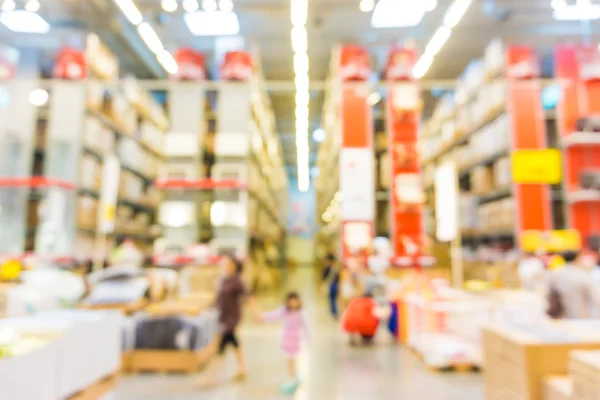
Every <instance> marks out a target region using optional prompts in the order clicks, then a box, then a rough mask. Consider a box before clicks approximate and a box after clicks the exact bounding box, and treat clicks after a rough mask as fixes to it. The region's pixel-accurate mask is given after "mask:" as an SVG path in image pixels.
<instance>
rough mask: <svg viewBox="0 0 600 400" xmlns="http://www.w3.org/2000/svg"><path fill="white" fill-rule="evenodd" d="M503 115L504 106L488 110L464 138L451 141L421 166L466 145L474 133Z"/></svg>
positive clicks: (504, 111)
mask: <svg viewBox="0 0 600 400" xmlns="http://www.w3.org/2000/svg"><path fill="white" fill-rule="evenodd" d="M505 113H506V107H504V106H503V107H496V108H492V109H490V110H489V111H488V112H487V113H486V115H485V117H484V118H483V119H482V120H481V122H479V123H478V124H476V125H475V127H474V128H473V129H470V130H469V131H468V132H467V133H466V134H465V135H464V136H462V137H460V138H458V139H456V140H455V141H453V142H452V143H450V144H449V145H447V146H446V147H444V148H443V149H441V150H440V151H438V152H437V153H436V154H435V155H433V156H432V157H429V158H427V159H425V160H423V162H422V163H421V165H427V164H431V163H435V162H436V161H437V160H438V159H439V158H441V157H443V156H445V155H446V154H447V153H449V152H450V151H452V150H454V149H455V148H457V147H460V146H462V145H464V144H467V143H468V142H469V140H470V139H471V136H473V135H474V134H475V133H477V132H479V131H480V130H482V129H483V128H485V127H486V126H487V125H489V124H491V123H492V122H494V121H495V120H496V119H498V118H499V117H501V116H502V115H504V114H505Z"/></svg>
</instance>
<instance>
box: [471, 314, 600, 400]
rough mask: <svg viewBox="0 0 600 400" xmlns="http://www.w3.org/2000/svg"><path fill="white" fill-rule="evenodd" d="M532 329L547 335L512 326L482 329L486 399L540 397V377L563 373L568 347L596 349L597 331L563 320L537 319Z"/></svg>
mask: <svg viewBox="0 0 600 400" xmlns="http://www.w3.org/2000/svg"><path fill="white" fill-rule="evenodd" d="M536 329H537V330H538V332H543V333H544V334H545V335H547V337H546V338H542V337H540V336H538V335H537V334H533V333H530V332H527V330H526V329H519V328H516V327H507V326H503V327H490V328H487V329H485V330H484V332H483V352H484V369H485V396H486V397H485V398H486V399H487V400H512V399H519V400H542V399H543V398H544V397H543V392H544V384H543V382H544V379H546V378H547V377H550V376H552V375H566V374H567V372H568V370H569V354H570V352H571V351H573V350H596V349H600V335H598V332H594V331H587V332H586V331H582V330H581V329H575V328H573V327H571V326H569V324H568V323H566V322H546V323H540V324H538V326H537V327H536ZM562 336H564V339H562ZM595 398H597V397H595Z"/></svg>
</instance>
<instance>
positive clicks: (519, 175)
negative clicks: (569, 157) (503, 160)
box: [512, 149, 562, 185]
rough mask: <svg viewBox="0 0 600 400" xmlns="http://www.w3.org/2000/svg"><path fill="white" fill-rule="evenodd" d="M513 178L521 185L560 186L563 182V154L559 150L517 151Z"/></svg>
mask: <svg viewBox="0 0 600 400" xmlns="http://www.w3.org/2000/svg"><path fill="white" fill-rule="evenodd" d="M512 176H513V181H514V182H515V183H519V184H548V185H554V184H558V183H560V182H561V181H562V156H561V153H560V151H559V150H557V149H539V150H515V151H513V153H512Z"/></svg>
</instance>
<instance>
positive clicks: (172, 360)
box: [127, 341, 217, 374]
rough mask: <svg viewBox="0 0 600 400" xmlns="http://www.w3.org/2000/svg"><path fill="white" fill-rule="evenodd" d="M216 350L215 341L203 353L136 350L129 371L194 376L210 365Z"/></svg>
mask: <svg viewBox="0 0 600 400" xmlns="http://www.w3.org/2000/svg"><path fill="white" fill-rule="evenodd" d="M216 348H217V342H216V341H214V342H213V343H211V344H210V345H209V346H207V347H206V348H205V349H203V350H201V351H189V350H134V351H133V352H131V353H130V356H129V357H128V367H129V368H128V369H127V371H130V372H133V373H144V372H146V373H184V374H194V373H196V372H198V371H199V370H200V369H201V368H202V367H204V366H205V365H206V364H208V362H209V361H210V359H211V358H212V356H213V355H214V354H215V352H216Z"/></svg>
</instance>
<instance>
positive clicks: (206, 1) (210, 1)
mask: <svg viewBox="0 0 600 400" xmlns="http://www.w3.org/2000/svg"><path fill="white" fill-rule="evenodd" d="M202 8H203V9H204V11H207V12H214V11H217V1H216V0H202Z"/></svg>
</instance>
